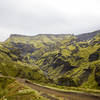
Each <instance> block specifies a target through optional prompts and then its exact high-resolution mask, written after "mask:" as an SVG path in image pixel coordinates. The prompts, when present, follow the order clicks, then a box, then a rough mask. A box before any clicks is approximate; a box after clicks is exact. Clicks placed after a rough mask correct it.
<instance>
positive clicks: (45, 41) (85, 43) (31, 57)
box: [0, 31, 100, 89]
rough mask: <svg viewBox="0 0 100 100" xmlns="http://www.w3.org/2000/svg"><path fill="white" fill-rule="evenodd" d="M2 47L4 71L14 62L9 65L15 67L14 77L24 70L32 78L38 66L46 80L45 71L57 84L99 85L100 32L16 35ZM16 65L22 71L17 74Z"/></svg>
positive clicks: (91, 86) (13, 68) (0, 52)
mask: <svg viewBox="0 0 100 100" xmlns="http://www.w3.org/2000/svg"><path fill="white" fill-rule="evenodd" d="M1 47H2V48H3V50H2V49H1V50H0V55H1V56H0V57H1V58H0V60H1V62H3V64H2V67H1V69H0V70H1V73H6V72H5V70H4V68H5V67H4V66H7V64H8V63H7V62H9V61H10V62H11V63H9V64H11V65H9V67H7V68H8V70H9V68H10V67H11V68H12V70H10V71H11V72H9V73H12V74H9V75H12V76H16V75H17V74H18V75H19V76H20V75H22V76H24V74H21V73H23V72H25V73H26V74H25V75H26V78H27V77H28V78H30V79H32V78H33V76H34V71H33V70H32V69H31V68H33V69H34V68H35V67H34V66H36V68H37V69H38V70H39V72H38V71H37V72H38V73H39V74H38V75H40V76H41V75H42V78H43V79H44V76H43V74H44V75H45V76H46V77H48V79H49V80H51V81H52V82H54V83H55V84H58V85H65V86H75V87H82V88H95V89H99V88H100V31H95V32H91V33H86V34H81V35H71V34H67V35H66V34H61V35H59V34H56V35H54V34H39V35H36V36H23V35H16V34H13V35H11V36H10V38H8V39H7V40H6V41H5V42H4V43H1ZM1 47H0V48H1ZM6 50H8V51H7V52H6ZM2 51H3V52H2ZM5 52H6V53H5ZM6 56H7V57H6ZM2 59H5V60H7V61H5V60H2ZM4 61H5V62H4ZM17 64H18V66H19V65H21V67H20V68H19V69H20V70H22V71H21V72H20V71H19V72H18V73H17V74H16V75H15V73H13V71H15V70H16V68H18V67H17ZM25 64H26V65H27V66H26V65H25ZM14 66H16V67H14ZM25 66H26V67H25ZM29 66H30V67H29ZM37 66H38V67H37ZM2 69H3V70H4V71H3V70H2ZM27 71H28V72H27ZM32 71H33V72H32ZM7 72H8V71H7ZM15 72H17V71H15ZM29 72H30V73H31V74H29ZM40 72H42V73H43V74H41V73H40ZM13 74H14V75H13ZM32 75H33V76H32ZM33 79H34V78H33Z"/></svg>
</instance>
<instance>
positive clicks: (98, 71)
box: [95, 66, 100, 86]
mask: <svg viewBox="0 0 100 100" xmlns="http://www.w3.org/2000/svg"><path fill="white" fill-rule="evenodd" d="M95 80H96V82H97V83H98V86H100V66H97V67H96V69H95Z"/></svg>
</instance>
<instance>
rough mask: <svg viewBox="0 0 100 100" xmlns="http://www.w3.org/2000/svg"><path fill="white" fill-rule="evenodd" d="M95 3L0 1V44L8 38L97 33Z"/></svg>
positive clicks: (99, 13) (98, 4)
mask: <svg viewBox="0 0 100 100" xmlns="http://www.w3.org/2000/svg"><path fill="white" fill-rule="evenodd" d="M99 9H100V1H99V0H84V1H83V0H82V1H81V0H42V1H41V0H7V1H6V2H5V1H4V0H0V41H4V40H6V39H7V38H8V37H9V36H10V34H22V35H29V36H34V35H36V34H50V33H51V34H55V33H56V34H69V33H70V34H80V33H88V32H92V31H96V30H99V29H100V22H99V19H100V11H99Z"/></svg>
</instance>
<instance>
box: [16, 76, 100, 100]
mask: <svg viewBox="0 0 100 100" xmlns="http://www.w3.org/2000/svg"><path fill="white" fill-rule="evenodd" d="M17 80H18V81H19V82H20V83H23V84H25V85H27V86H29V87H31V88H32V89H35V90H37V91H40V92H43V93H46V94H53V95H55V96H59V97H63V98H66V99H65V100H100V96H94V95H91V94H87V93H75V92H63V91H59V90H55V89H51V88H47V87H43V86H40V85H37V84H34V83H30V82H29V81H26V80H25V79H19V78H18V79H17Z"/></svg>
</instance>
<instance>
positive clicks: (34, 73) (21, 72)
mask: <svg viewBox="0 0 100 100" xmlns="http://www.w3.org/2000/svg"><path fill="white" fill-rule="evenodd" d="M13 51H16V53H17V52H19V51H18V50H16V49H13ZM19 58H20V55H18V54H17V55H14V54H13V53H12V48H10V47H9V48H8V47H7V46H5V45H4V44H0V73H1V74H3V75H5V76H13V77H21V78H28V79H31V80H39V81H44V80H45V76H44V73H43V71H42V70H41V69H40V68H39V67H38V66H36V65H34V64H33V65H32V64H29V63H26V62H23V61H22V58H20V59H19Z"/></svg>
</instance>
